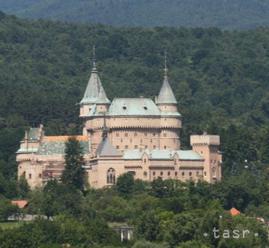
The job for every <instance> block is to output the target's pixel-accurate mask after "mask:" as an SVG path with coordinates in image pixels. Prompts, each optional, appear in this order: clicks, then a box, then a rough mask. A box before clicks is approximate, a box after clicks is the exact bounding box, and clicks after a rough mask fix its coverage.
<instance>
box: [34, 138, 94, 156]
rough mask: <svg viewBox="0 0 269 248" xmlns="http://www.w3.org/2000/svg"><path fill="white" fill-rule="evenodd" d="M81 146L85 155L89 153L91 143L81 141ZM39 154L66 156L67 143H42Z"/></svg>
mask: <svg viewBox="0 0 269 248" xmlns="http://www.w3.org/2000/svg"><path fill="white" fill-rule="evenodd" d="M80 145H81V147H82V149H83V153H84V154H86V153H88V152H89V143H88V142H85V141H80ZM38 154H40V155H64V154H65V142H62V141H59V142H55V141H48V142H42V144H41V146H40V148H39V150H38Z"/></svg>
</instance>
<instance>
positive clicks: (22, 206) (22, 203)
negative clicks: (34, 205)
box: [11, 200, 28, 208]
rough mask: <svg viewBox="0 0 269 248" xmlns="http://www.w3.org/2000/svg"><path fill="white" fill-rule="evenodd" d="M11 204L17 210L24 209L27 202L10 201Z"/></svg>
mask: <svg viewBox="0 0 269 248" xmlns="http://www.w3.org/2000/svg"><path fill="white" fill-rule="evenodd" d="M11 204H12V205H16V206H18V207H19V208H25V207H26V206H27V205H28V201H26V200H17V201H11Z"/></svg>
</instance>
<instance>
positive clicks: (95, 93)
mask: <svg viewBox="0 0 269 248" xmlns="http://www.w3.org/2000/svg"><path fill="white" fill-rule="evenodd" d="M89 103H90V104H91V103H101V104H108V103H110V101H109V100H108V98H107V96H106V92H105V90H104V88H103V86H102V83H101V80H100V78H99V75H98V72H97V70H96V68H95V67H94V68H93V70H92V73H91V77H90V80H89V82H88V85H87V88H86V91H85V93H84V97H83V99H82V100H81V102H80V104H89Z"/></svg>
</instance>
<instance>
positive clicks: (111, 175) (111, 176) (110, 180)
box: [107, 168, 116, 184]
mask: <svg viewBox="0 0 269 248" xmlns="http://www.w3.org/2000/svg"><path fill="white" fill-rule="evenodd" d="M115 183H116V171H115V170H114V169H113V168H110V169H109V170H108V171H107V184H115Z"/></svg>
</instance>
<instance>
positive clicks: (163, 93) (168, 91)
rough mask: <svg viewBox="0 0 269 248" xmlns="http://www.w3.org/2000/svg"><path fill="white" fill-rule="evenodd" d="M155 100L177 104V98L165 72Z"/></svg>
mask: <svg viewBox="0 0 269 248" xmlns="http://www.w3.org/2000/svg"><path fill="white" fill-rule="evenodd" d="M156 102H157V104H177V100H176V98H175V95H174V93H173V90H172V88H171V86H170V84H169V81H168V76H167V72H166V74H165V76H164V80H163V85H162V88H161V90H160V93H159V96H158V97H157V101H156Z"/></svg>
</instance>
